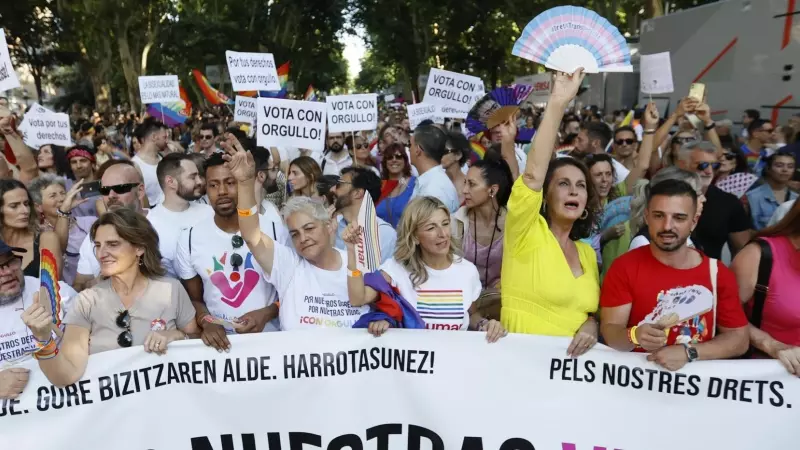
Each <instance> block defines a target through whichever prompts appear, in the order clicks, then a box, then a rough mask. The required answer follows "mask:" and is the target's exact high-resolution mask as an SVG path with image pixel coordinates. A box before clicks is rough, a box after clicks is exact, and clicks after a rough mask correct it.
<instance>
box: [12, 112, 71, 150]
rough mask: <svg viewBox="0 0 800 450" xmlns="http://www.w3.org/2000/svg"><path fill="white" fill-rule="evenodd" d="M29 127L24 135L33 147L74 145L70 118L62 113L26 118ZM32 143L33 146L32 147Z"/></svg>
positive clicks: (35, 115) (27, 142)
mask: <svg viewBox="0 0 800 450" xmlns="http://www.w3.org/2000/svg"><path fill="white" fill-rule="evenodd" d="M26 119H27V126H26V127H25V129H24V130H20V131H22V133H23V138H24V140H25V143H26V144H27V145H29V146H31V147H34V148H36V147H41V146H42V145H45V144H53V145H61V146H64V147H69V146H71V145H72V136H71V135H70V131H69V116H68V115H66V114H61V113H52V112H49V113H44V114H33V115H30V116H26ZM30 143H32V144H33V145H31V144H30Z"/></svg>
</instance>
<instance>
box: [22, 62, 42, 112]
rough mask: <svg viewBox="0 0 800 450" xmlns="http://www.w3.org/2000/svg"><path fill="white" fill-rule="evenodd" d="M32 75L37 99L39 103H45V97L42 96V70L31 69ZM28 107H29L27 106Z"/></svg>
mask: <svg viewBox="0 0 800 450" xmlns="http://www.w3.org/2000/svg"><path fill="white" fill-rule="evenodd" d="M31 69H32V70H31V75H32V76H33V84H34V85H35V86H36V98H37V99H39V103H40V104H41V103H44V95H42V94H43V93H42V70H41V68H38V70H37V68H34V67H31ZM26 106H27V105H26Z"/></svg>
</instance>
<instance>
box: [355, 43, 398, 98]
mask: <svg viewBox="0 0 800 450" xmlns="http://www.w3.org/2000/svg"><path fill="white" fill-rule="evenodd" d="M398 70H399V69H398V67H397V65H396V64H394V63H393V62H384V61H380V60H379V59H378V58H377V56H376V54H375V53H374V52H367V53H366V55H364V57H363V58H361V71H360V72H359V73H358V76H357V77H356V80H355V87H356V89H357V90H359V91H363V92H376V91H380V90H381V89H386V88H389V87H392V86H396V85H397V71H398Z"/></svg>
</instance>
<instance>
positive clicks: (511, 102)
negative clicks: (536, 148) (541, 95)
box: [467, 84, 534, 142]
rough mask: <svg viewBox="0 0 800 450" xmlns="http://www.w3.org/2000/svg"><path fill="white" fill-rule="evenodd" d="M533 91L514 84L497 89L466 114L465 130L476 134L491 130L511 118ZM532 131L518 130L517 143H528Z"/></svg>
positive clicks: (523, 85) (528, 87)
mask: <svg viewBox="0 0 800 450" xmlns="http://www.w3.org/2000/svg"><path fill="white" fill-rule="evenodd" d="M532 91H533V86H528V85H525V84H514V85H511V86H503V87H499V88H497V89H495V90H493V91H492V92H490V93H488V94H486V95H484V96H483V98H481V99H480V100H478V102H477V103H475V105H474V106H473V107H472V109H470V110H469V113H468V114H467V129H469V131H471V132H473V133H475V134H477V133H480V132H482V131H487V130H491V129H492V128H494V127H496V126H497V125H500V124H501V123H503V122H505V121H506V120H508V119H509V118H510V117H511V116H513V115H514V114H515V113H516V112H517V110H519V105H520V104H521V103H522V102H523V101H525V99H526V98H528V96H529V95H530V94H531V92H532ZM533 133H534V130H533V129H531V128H520V129H518V130H517V138H516V140H517V141H518V142H528V141H530V140H531V138H532V137H533Z"/></svg>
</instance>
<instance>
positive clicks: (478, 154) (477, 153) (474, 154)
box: [469, 141, 486, 164]
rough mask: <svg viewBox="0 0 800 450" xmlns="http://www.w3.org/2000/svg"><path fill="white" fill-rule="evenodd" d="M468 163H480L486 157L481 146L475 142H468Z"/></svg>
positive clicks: (484, 150)
mask: <svg viewBox="0 0 800 450" xmlns="http://www.w3.org/2000/svg"><path fill="white" fill-rule="evenodd" d="M469 149H470V152H469V163H470V164H473V163H474V162H475V161H480V160H482V159H483V157H484V156H486V149H485V148H483V146H482V145H481V144H479V143H477V142H475V141H470V143H469Z"/></svg>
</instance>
